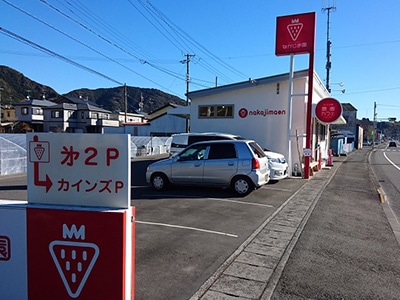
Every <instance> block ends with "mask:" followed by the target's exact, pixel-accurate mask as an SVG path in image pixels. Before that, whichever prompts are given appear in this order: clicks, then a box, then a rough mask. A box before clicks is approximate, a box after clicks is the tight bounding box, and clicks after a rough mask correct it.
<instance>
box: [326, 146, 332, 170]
mask: <svg viewBox="0 0 400 300" xmlns="http://www.w3.org/2000/svg"><path fill="white" fill-rule="evenodd" d="M326 165H327V166H333V154H332V149H329V151H328V162H327V164H326Z"/></svg>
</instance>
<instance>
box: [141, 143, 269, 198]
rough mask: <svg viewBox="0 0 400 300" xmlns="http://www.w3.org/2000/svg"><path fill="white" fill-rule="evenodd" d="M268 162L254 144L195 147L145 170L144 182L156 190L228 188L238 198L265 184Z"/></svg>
mask: <svg viewBox="0 0 400 300" xmlns="http://www.w3.org/2000/svg"><path fill="white" fill-rule="evenodd" d="M269 178H270V170H269V167H268V158H267V156H266V155H265V153H264V151H263V150H262V148H261V147H260V146H259V145H258V144H257V143H256V142H255V141H253V140H218V141H207V142H199V143H194V144H192V145H190V146H188V147H187V148H185V149H184V150H183V151H182V152H180V153H177V154H175V155H172V156H171V157H169V158H167V159H164V160H161V161H157V162H154V163H152V164H150V165H149V166H148V167H147V171H146V180H147V182H148V183H150V184H151V185H152V186H153V188H155V189H156V190H163V189H165V188H166V187H167V186H168V184H177V185H202V186H219V187H231V188H232V189H234V190H235V192H236V193H238V194H239V195H241V196H245V195H247V194H249V193H250V192H251V191H252V190H254V189H256V188H259V187H261V186H262V185H264V184H266V183H268V181H269Z"/></svg>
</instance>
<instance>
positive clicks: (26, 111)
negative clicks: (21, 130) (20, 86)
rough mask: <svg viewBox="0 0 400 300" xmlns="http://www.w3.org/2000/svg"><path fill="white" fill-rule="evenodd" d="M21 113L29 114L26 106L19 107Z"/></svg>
mask: <svg viewBox="0 0 400 300" xmlns="http://www.w3.org/2000/svg"><path fill="white" fill-rule="evenodd" d="M21 114H22V115H27V114H29V108H28V107H21Z"/></svg>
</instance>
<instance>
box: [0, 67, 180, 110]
mask: <svg viewBox="0 0 400 300" xmlns="http://www.w3.org/2000/svg"><path fill="white" fill-rule="evenodd" d="M0 87H2V88H3V89H2V90H1V94H2V105H5V104H13V103H16V102H20V101H24V100H26V97H27V96H28V95H30V97H31V98H34V99H42V97H43V95H45V97H46V99H48V100H52V99H53V98H56V97H57V96H59V94H58V93H57V92H56V91H55V90H54V89H52V88H51V87H49V86H46V85H43V84H40V83H37V82H35V81H33V80H31V79H29V78H27V77H25V76H24V75H23V74H22V73H20V72H18V71H16V70H14V69H12V68H10V67H7V66H0ZM28 91H29V92H28ZM65 95H67V96H72V97H82V98H87V99H88V100H90V101H93V102H95V103H96V104H97V105H98V106H101V107H102V108H104V109H107V110H110V111H113V112H119V111H125V101H124V87H123V86H121V87H115V88H99V89H94V90H91V89H86V88H82V89H76V90H73V91H71V92H68V93H67V94H65ZM141 99H143V109H142V111H143V112H146V113H151V112H153V111H155V110H157V109H159V108H160V107H163V106H166V105H168V104H169V103H175V104H178V105H185V101H184V100H183V99H181V98H179V97H177V96H174V95H171V94H168V93H164V92H162V91H160V90H157V89H149V88H139V87H131V86H127V107H128V112H134V111H136V110H138V109H139V103H140V101H141Z"/></svg>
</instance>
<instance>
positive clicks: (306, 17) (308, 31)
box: [275, 12, 315, 56]
mask: <svg viewBox="0 0 400 300" xmlns="http://www.w3.org/2000/svg"><path fill="white" fill-rule="evenodd" d="M314 41H315V12H312V13H305V14H297V15H290V16H282V17H277V19H276V44H275V54H276V55H278V56H279V55H289V54H304V53H311V52H313V51H314V44H315V42H314Z"/></svg>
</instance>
